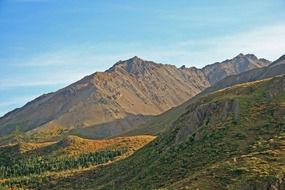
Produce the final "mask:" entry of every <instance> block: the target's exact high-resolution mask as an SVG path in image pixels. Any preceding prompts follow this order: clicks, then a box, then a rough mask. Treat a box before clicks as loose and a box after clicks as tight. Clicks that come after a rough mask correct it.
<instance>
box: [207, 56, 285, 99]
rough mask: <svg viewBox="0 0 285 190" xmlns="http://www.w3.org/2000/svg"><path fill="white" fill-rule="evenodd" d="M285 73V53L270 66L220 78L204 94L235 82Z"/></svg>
mask: <svg viewBox="0 0 285 190" xmlns="http://www.w3.org/2000/svg"><path fill="white" fill-rule="evenodd" d="M284 73H285V55H283V56H281V57H280V58H279V59H277V60H276V61H274V62H273V63H271V64H270V65H269V66H268V67H262V68H256V69H252V70H249V71H247V72H243V73H240V74H237V75H231V76H228V77H225V78H224V79H223V80H220V81H219V82H217V83H216V84H214V85H213V86H211V87H210V88H208V89H206V90H205V91H204V92H203V93H202V94H207V93H209V92H213V91H216V90H219V89H222V88H226V87H230V86H233V85H235V84H240V83H244V82H251V81H256V80H261V79H266V78H269V77H274V76H278V75H283V74H284Z"/></svg>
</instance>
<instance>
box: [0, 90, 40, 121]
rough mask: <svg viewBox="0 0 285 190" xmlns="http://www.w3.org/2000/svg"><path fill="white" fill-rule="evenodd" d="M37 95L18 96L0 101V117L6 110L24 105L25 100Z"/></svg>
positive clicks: (27, 100)
mask: <svg viewBox="0 0 285 190" xmlns="http://www.w3.org/2000/svg"><path fill="white" fill-rule="evenodd" d="M37 96H38V95H30V96H20V97H13V98H9V99H6V100H5V101H1V102H0V117H2V116H3V115H4V114H6V113H7V110H12V109H15V108H16V107H21V106H24V105H25V104H26V103H27V102H29V101H31V100H33V99H35V98H36V97H37Z"/></svg>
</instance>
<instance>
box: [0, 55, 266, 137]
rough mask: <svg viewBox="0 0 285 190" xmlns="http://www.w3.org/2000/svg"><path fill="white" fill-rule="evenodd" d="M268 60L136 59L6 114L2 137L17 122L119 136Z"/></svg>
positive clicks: (0, 123)
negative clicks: (201, 63) (187, 62)
mask: <svg viewBox="0 0 285 190" xmlns="http://www.w3.org/2000/svg"><path fill="white" fill-rule="evenodd" d="M269 63H270V62H269V61H267V60H265V59H258V58H256V57H255V56H254V55H250V54H248V55H243V54H240V55H238V56H237V57H235V58H233V59H232V60H226V61H224V62H221V63H215V64H213V65H210V66H206V67H204V68H202V69H197V68H194V67H192V68H186V67H181V68H176V67H175V66H173V65H167V64H158V63H154V62H152V61H145V60H142V59H140V58H138V57H133V58H131V59H129V60H126V61H119V62H117V63H116V64H115V65H114V66H113V67H111V68H110V69H108V70H106V71H105V72H96V73H94V74H92V75H89V76H86V77H84V78H83V79H82V80H80V81H78V82H75V83H73V84H71V85H69V86H67V87H65V88H63V89H60V90H58V91H57V92H54V93H49V94H45V95H42V96H40V97H38V98H36V99H35V100H33V101H31V102H29V103H27V104H26V105H25V106H24V107H22V108H19V109H16V110H14V111H12V112H10V113H8V114H6V115H5V116H4V117H2V118H0V135H2V136H3V135H6V134H9V133H11V132H13V131H14V130H15V129H16V127H17V126H20V127H21V129H22V130H24V131H30V133H32V134H35V133H36V134H37V136H57V135H60V134H65V133H68V132H70V131H71V130H72V129H76V130H72V131H71V133H75V134H83V135H84V134H86V133H87V134H92V137H93V138H94V137H95V138H103V137H108V136H114V135H118V134H121V133H123V132H126V131H129V130H130V129H132V128H134V127H135V126H138V125H140V124H142V123H145V122H146V121H148V119H150V118H152V117H153V116H155V115H158V114H161V113H163V112H165V111H167V110H169V109H170V108H172V107H175V106H178V105H180V104H182V103H183V102H185V101H186V100H188V99H189V98H191V97H193V96H194V95H196V94H198V93H199V92H201V91H202V90H204V89H205V88H207V87H209V86H210V85H211V84H215V83H216V82H217V81H218V80H220V79H222V78H225V77H226V76H228V75H231V74H237V73H240V72H244V71H247V70H249V69H252V68H260V67H263V66H266V65H268V64H269ZM216 71H218V72H216ZM89 129H90V130H89ZM39 134H40V135H39Z"/></svg>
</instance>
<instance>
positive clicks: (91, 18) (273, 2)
mask: <svg viewBox="0 0 285 190" xmlns="http://www.w3.org/2000/svg"><path fill="white" fill-rule="evenodd" d="M284 10H285V1H284V0H251V1H248V0H239V1H236V0H199V1H198V0H197V1H193V0H177V1H176V0H175V1H173V0H155V1H154V0H140V1H139V0H120V1H118V0H0V116H1V115H3V114H5V113H6V112H8V111H11V110H12V109H14V108H16V107H20V106H23V105H24V104H25V103H26V102H27V101H30V100H32V99H33V98H35V97H37V96H39V95H41V94H43V93H47V92H51V91H55V90H57V89H59V88H62V87H64V86H66V85H68V84H70V83H72V82H75V81H77V80H78V79H80V78H82V77H84V76H85V75H87V74H91V73H93V72H95V71H104V70H106V69H107V68H109V67H110V66H111V65H113V64H114V63H115V62H116V61H118V60H124V59H128V58H130V57H133V56H134V55H137V56H139V57H141V58H143V59H147V60H153V61H156V62H161V63H168V64H175V65H177V66H181V65H186V66H196V67H203V66H204V65H206V64H210V63H213V62H216V61H222V60H224V59H227V58H231V57H234V56H235V55H237V54H238V53H254V54H256V55H257V56H258V57H264V58H267V59H270V60H274V59H276V58H278V57H279V56H281V55H282V54H284V53H285V11H284Z"/></svg>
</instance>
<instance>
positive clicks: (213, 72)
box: [202, 54, 271, 85]
mask: <svg viewBox="0 0 285 190" xmlns="http://www.w3.org/2000/svg"><path fill="white" fill-rule="evenodd" d="M270 63H271V62H270V61H268V60H266V59H258V58H257V57H256V56H255V55H253V54H247V55H243V54H239V55H238V56H236V57H235V58H233V59H231V60H225V61H223V62H221V63H214V64H212V65H207V66H205V67H204V68H202V71H203V73H204V74H205V75H206V77H207V79H208V81H209V82H210V84H211V85H213V84H215V83H216V82H218V81H220V80H221V79H223V78H225V76H230V75H236V74H239V73H242V72H245V71H248V70H252V69H256V68H261V67H265V66H268V65H269V64H270Z"/></svg>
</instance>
